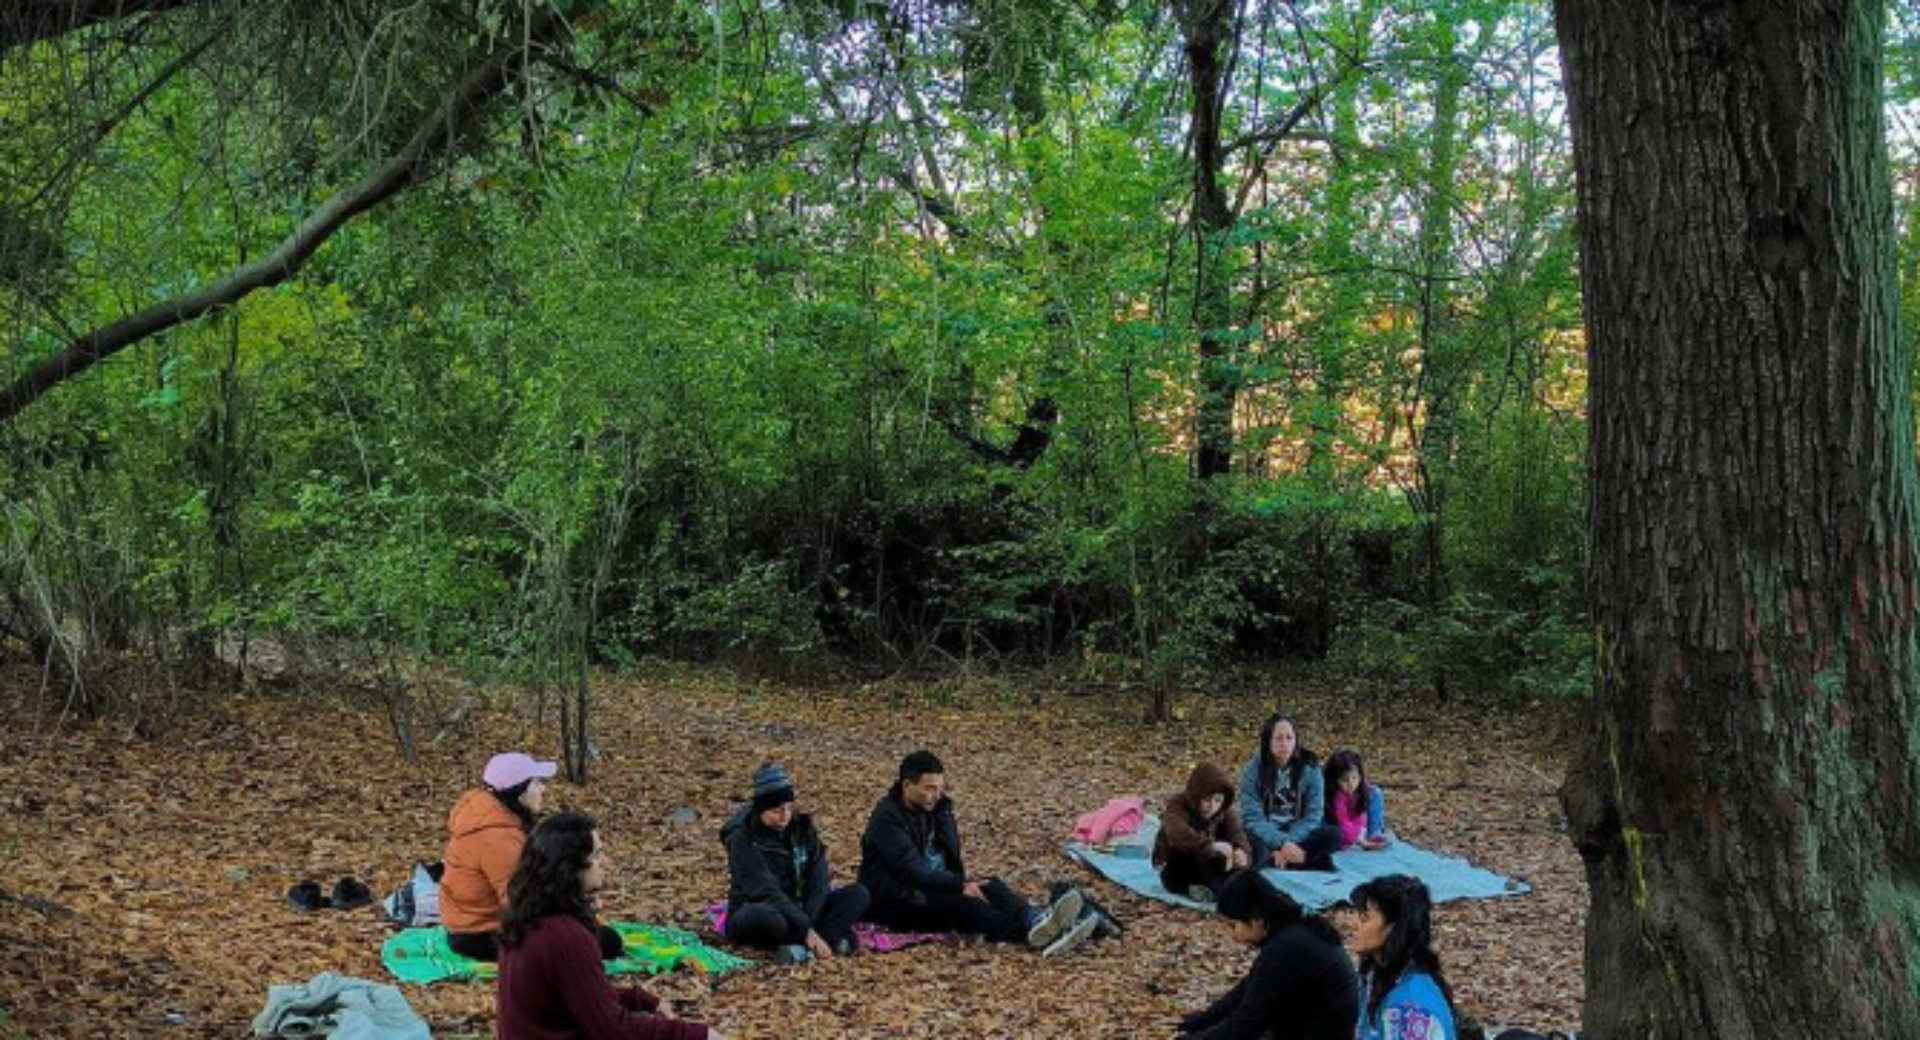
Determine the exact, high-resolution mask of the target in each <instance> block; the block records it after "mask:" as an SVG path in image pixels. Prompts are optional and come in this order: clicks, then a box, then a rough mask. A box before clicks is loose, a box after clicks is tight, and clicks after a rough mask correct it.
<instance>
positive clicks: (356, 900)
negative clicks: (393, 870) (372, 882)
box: [327, 877, 373, 910]
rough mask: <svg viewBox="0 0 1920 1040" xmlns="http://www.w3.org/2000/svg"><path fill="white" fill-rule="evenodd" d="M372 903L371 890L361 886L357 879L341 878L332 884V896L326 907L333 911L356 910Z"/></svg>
mask: <svg viewBox="0 0 1920 1040" xmlns="http://www.w3.org/2000/svg"><path fill="white" fill-rule="evenodd" d="M371 902H373V890H372V889H370V888H368V887H367V886H366V885H364V884H362V883H361V882H360V880H359V879H358V878H352V877H343V878H341V879H340V880H339V881H337V882H335V883H334V886H333V895H332V897H331V898H329V899H328V900H327V905H329V906H331V907H333V908H334V909H335V910H356V909H359V908H360V907H363V906H366V905H367V904H368V903H371Z"/></svg>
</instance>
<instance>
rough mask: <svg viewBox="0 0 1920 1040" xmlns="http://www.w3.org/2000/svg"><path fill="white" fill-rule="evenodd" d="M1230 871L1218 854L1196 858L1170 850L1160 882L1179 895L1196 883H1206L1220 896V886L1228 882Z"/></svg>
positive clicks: (1182, 894) (1162, 867) (1161, 871)
mask: <svg viewBox="0 0 1920 1040" xmlns="http://www.w3.org/2000/svg"><path fill="white" fill-rule="evenodd" d="M1228 873H1229V871H1228V870H1227V865H1226V864H1225V863H1223V862H1221V860H1220V857H1218V856H1215V855H1211V854H1209V855H1205V856H1201V857H1199V858H1198V859H1195V858H1194V857H1192V856H1183V855H1181V854H1180V853H1178V852H1169V853H1167V862H1166V863H1165V864H1164V865H1163V866H1161V868H1160V883H1161V884H1162V885H1165V886H1166V888H1167V891H1169V892H1172V893H1173V894H1174V895H1177V896H1184V895H1186V894H1187V889H1189V888H1192V887H1193V886H1195V885H1205V886H1206V887H1207V889H1208V891H1211V892H1212V893H1213V894H1214V895H1216V896H1218V895H1219V894H1220V886H1222V885H1224V884H1226V883H1227V874H1228Z"/></svg>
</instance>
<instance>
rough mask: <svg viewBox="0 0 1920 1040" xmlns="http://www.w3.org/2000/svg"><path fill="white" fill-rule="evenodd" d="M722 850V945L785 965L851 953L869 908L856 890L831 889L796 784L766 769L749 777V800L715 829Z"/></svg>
mask: <svg viewBox="0 0 1920 1040" xmlns="http://www.w3.org/2000/svg"><path fill="white" fill-rule="evenodd" d="M720 841H721V843H722V844H724V845H725V846H726V848H727V875H728V883H727V938H728V939H730V940H732V941H733V942H737V943H739V944H741V945H743V946H757V947H760V948H762V949H770V950H775V951H776V954H777V957H778V959H779V960H780V961H782V962H784V963H789V964H791V963H798V962H800V961H804V960H808V959H810V958H814V957H818V958H820V959H821V960H826V959H828V958H831V957H832V956H833V955H834V954H836V953H838V954H846V953H851V952H853V923H854V922H855V921H858V920H859V919H860V915H861V914H863V913H865V912H866V909H867V890H866V888H865V887H863V886H861V885H859V884H853V885H848V886H846V887H845V888H834V887H833V884H832V883H833V869H832V868H831V867H829V866H828V865H827V849H826V846H825V845H824V844H822V842H821V841H820V834H819V832H818V831H816V830H814V826H813V817H811V816H808V815H807V814H806V813H803V812H800V811H798V810H797V809H795V808H794V793H793V781H792V780H790V779H788V777H787V773H786V770H784V769H781V768H780V767H779V766H777V765H774V764H773V763H771V762H769V763H767V764H765V765H763V766H761V767H760V768H758V769H756V770H754V771H753V796H752V801H750V802H749V803H748V804H746V805H743V806H741V807H740V808H739V809H738V810H737V811H735V812H734V814H733V815H732V816H731V817H729V818H728V819H727V822H726V824H725V825H724V826H722V827H721V828H720Z"/></svg>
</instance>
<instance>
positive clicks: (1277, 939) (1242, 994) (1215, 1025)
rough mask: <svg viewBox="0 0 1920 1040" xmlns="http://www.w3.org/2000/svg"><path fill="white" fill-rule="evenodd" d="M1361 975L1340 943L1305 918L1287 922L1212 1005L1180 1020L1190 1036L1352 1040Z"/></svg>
mask: <svg viewBox="0 0 1920 1040" xmlns="http://www.w3.org/2000/svg"><path fill="white" fill-rule="evenodd" d="M1358 1021H1360V980H1359V977H1358V976H1356V975H1355V974H1354V972H1353V964H1352V962H1350V961H1348V960H1347V953H1346V951H1345V950H1343V949H1341V948H1340V945H1339V944H1338V943H1330V942H1327V941H1326V940H1325V939H1322V938H1321V937H1320V936H1318V935H1315V934H1314V933H1313V932H1312V931H1311V930H1310V929H1309V928H1308V926H1307V925H1306V924H1304V923H1302V924H1294V925H1289V926H1287V927H1286V928H1282V929H1281V930H1280V931H1279V933H1278V934H1276V935H1272V936H1269V937H1268V938H1267V941H1266V942H1264V943H1262V944H1261V945H1260V955H1259V956H1257V957H1255V958H1254V959H1253V967H1252V968H1251V969H1249V970H1248V971H1247V977H1246V978H1244V979H1241V980H1240V982H1239V984H1238V985H1236V986H1234V987H1233V988H1232V989H1230V990H1228V991H1227V992H1226V995H1225V996H1222V997H1221V998H1220V999H1219V1000H1216V1001H1214V1002H1213V1006H1212V1007H1209V1008H1207V1009H1206V1010H1205V1011H1197V1012H1195V1013H1193V1014H1191V1015H1188V1016H1187V1017H1185V1018H1183V1019H1181V1020H1180V1031H1181V1032H1183V1033H1186V1034H1187V1036H1188V1037H1189V1038H1190V1040H1256V1038H1259V1037H1265V1036H1268V1035H1272V1036H1284V1037H1288V1038H1289V1040H1353V1029H1354V1024H1355V1023H1356V1022H1358Z"/></svg>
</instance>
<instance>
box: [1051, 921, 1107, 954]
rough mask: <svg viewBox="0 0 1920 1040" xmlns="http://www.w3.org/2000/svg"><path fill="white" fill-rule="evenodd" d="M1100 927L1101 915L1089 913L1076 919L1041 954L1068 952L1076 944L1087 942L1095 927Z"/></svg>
mask: <svg viewBox="0 0 1920 1040" xmlns="http://www.w3.org/2000/svg"><path fill="white" fill-rule="evenodd" d="M1098 927H1100V915H1099V914H1088V915H1087V916H1085V917H1082V918H1081V919H1080V920H1078V921H1075V922H1074V924H1073V927H1072V928H1069V929H1067V933H1066V934H1065V935H1062V936H1061V937H1060V938H1058V939H1055V940H1054V941H1053V942H1052V943H1051V944H1050V945H1049V946H1048V947H1047V948H1046V949H1044V950H1041V951H1040V956H1042V957H1052V956H1054V955H1056V954H1062V953H1066V952H1067V951H1069V950H1071V949H1073V948H1074V947H1075V946H1078V945H1080V944H1081V943H1082V942H1085V941H1086V938H1087V936H1089V935H1092V934H1093V931H1094V929H1096V928H1098Z"/></svg>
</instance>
